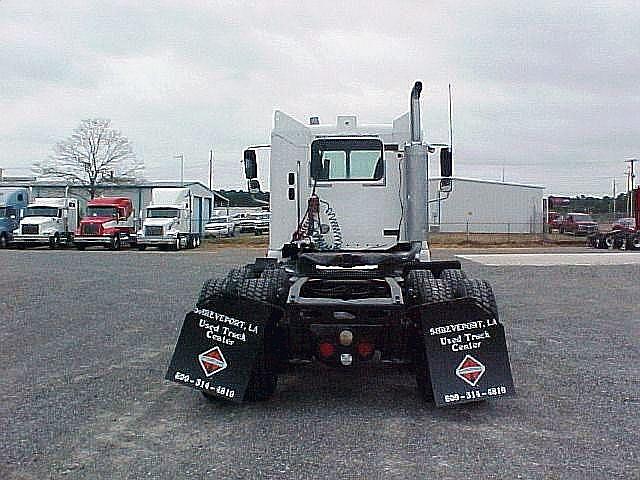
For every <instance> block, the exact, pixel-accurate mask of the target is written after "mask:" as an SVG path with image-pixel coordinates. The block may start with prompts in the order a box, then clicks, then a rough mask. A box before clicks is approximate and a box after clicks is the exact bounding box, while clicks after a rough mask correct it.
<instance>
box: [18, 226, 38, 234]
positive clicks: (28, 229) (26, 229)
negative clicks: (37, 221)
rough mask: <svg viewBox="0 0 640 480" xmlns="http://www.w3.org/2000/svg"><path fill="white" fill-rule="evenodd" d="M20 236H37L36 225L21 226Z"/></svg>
mask: <svg viewBox="0 0 640 480" xmlns="http://www.w3.org/2000/svg"><path fill="white" fill-rule="evenodd" d="M22 234H23V235H37V234H38V225H22Z"/></svg>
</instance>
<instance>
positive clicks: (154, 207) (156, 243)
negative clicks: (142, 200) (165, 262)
mask: <svg viewBox="0 0 640 480" xmlns="http://www.w3.org/2000/svg"><path fill="white" fill-rule="evenodd" d="M200 224H201V219H198V218H195V217H194V196H193V194H192V192H191V189H190V188H187V187H185V188H154V189H153V190H152V192H151V203H150V204H149V205H148V206H147V208H146V209H145V215H144V220H143V223H142V228H141V229H140V230H139V231H138V235H137V244H138V249H140V250H144V249H146V248H147V247H159V248H160V249H163V250H166V249H173V250H181V249H183V248H196V247H199V246H200Z"/></svg>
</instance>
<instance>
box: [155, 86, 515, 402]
mask: <svg viewBox="0 0 640 480" xmlns="http://www.w3.org/2000/svg"><path fill="white" fill-rule="evenodd" d="M421 88H422V85H421V84H420V83H419V82H418V83H416V85H415V86H414V88H413V90H412V92H411V100H410V106H411V111H410V113H409V114H406V115H403V116H402V117H399V118H397V119H396V120H394V121H393V123H391V124H383V125H379V124H373V125H366V124H359V123H358V121H357V118H356V117H354V116H340V117H338V119H337V122H336V123H335V124H324V125H323V124H320V123H319V122H317V121H314V122H312V123H311V124H310V125H305V124H303V123H301V122H298V121H297V120H295V119H293V118H291V117H289V116H288V115H285V114H284V113H282V112H276V114H275V125H274V129H273V133H272V138H271V148H272V151H271V163H270V185H271V218H272V221H271V228H270V242H269V251H268V256H267V257H265V258H258V259H256V261H255V262H254V263H253V264H249V265H245V266H242V267H238V268H235V269H232V270H231V271H229V272H228V273H227V274H226V275H222V276H220V277H217V278H213V279H211V280H209V281H207V282H206V283H205V284H204V286H203V288H202V291H201V293H200V296H199V298H198V301H197V305H196V308H195V309H194V310H193V311H192V312H190V313H189V314H188V315H187V317H186V319H185V322H184V324H183V327H182V331H181V333H180V337H179V339H178V343H177V345H176V350H175V352H174V356H173V358H172V361H171V364H170V366H169V370H168V372H167V375H166V378H167V379H169V380H172V381H175V382H178V383H180V384H182V385H186V386H190V387H193V388H196V389H199V390H201V391H202V393H203V394H204V395H205V397H207V398H209V399H219V398H223V399H227V400H232V401H241V400H243V399H244V400H265V399H268V398H270V397H271V396H272V395H273V394H274V392H275V391H276V386H277V379H278V374H279V373H280V372H282V371H284V369H285V368H287V367H288V366H289V365H300V364H305V363H310V362H320V363H322V364H324V365H327V366H330V367H333V368H336V369H343V370H344V369H354V368H357V367H363V366H379V367H382V366H385V365H394V366H400V367H406V368H407V369H408V370H409V371H411V372H412V373H413V375H414V376H415V380H416V383H417V386H418V389H419V392H420V393H421V395H422V396H423V398H424V399H426V400H435V402H436V404H437V405H439V406H444V405H454V404H457V403H464V402H471V401H481V400H485V399H487V398H491V397H501V396H507V395H512V394H513V393H514V388H513V381H512V378H511V371H510V366H509V359H508V354H507V350H506V342H505V337H504V329H503V327H502V325H501V323H500V321H499V316H498V309H497V306H496V301H495V298H494V295H493V292H492V289H491V286H490V285H489V284H488V283H487V282H486V281H483V280H475V279H469V278H467V276H466V275H465V274H464V272H462V270H460V263H459V262H457V261H431V259H430V251H429V246H428V243H427V231H428V228H427V218H428V216H427V198H428V196H427V184H428V183H427V165H428V154H429V153H436V152H438V153H439V156H440V161H441V171H442V174H443V176H445V177H449V176H451V151H450V150H449V149H448V148H440V149H437V148H435V147H432V146H430V145H428V144H425V143H424V142H423V141H422V129H421V126H420V104H419V98H420V92H421ZM244 160H245V173H246V176H247V179H248V183H249V188H250V189H251V190H256V189H258V187H259V184H258V180H257V179H258V171H257V170H258V167H257V162H256V155H255V152H254V153H253V154H252V152H251V150H249V151H247V152H245V155H244ZM447 180H448V179H447V178H445V179H444V180H443V182H442V184H441V191H442V192H446V191H448V190H450V187H451V184H450V183H449V182H448V181H447ZM369 371H377V370H369Z"/></svg>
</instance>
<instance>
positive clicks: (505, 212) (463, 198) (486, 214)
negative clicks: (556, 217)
mask: <svg viewBox="0 0 640 480" xmlns="http://www.w3.org/2000/svg"><path fill="white" fill-rule="evenodd" d="M438 185H439V180H437V179H432V180H430V181H429V198H430V199H431V200H434V199H437V198H438ZM543 191H544V190H543V188H542V187H534V186H526V185H516V184H508V183H499V182H485V181H478V180H471V179H458V178H456V179H453V191H452V192H451V194H450V195H449V197H448V198H447V199H446V200H442V201H437V202H432V203H430V204H429V223H430V226H432V227H433V226H434V225H439V227H440V228H439V230H440V231H441V232H464V231H469V232H477V233H541V232H542V227H543V219H542V196H543ZM440 196H444V194H441V195H440ZM467 229H468V230H467Z"/></svg>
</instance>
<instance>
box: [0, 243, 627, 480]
mask: <svg viewBox="0 0 640 480" xmlns="http://www.w3.org/2000/svg"><path fill="white" fill-rule="evenodd" d="M259 253H260V251H258V250H246V249H245V250H242V249H235V248H227V249H220V250H217V251H210V252H198V251H187V252H157V251H147V252H137V251H128V252H127V251H123V252H103V251H86V252H75V251H56V252H50V251H48V250H38V251H12V250H7V251H0V265H2V275H1V277H0V327H1V328H0V336H1V337H0V338H1V342H0V345H1V346H2V349H1V352H0V355H1V356H0V360H1V361H2V364H3V374H2V383H1V385H0V478H16V479H31V478H38V479H41V478H70V479H73V478H106V479H112V478H113V479H115V478H163V479H164V478H168V479H169V478H191V477H193V478H204V477H205V475H208V476H209V475H210V476H211V477H210V478H279V479H282V478H296V479H297V478H303V479H304V478H323V479H326V478H358V479H359V478H362V479H375V478H384V479H394V478H398V479H407V478H439V479H449V478H451V479H462V478H508V479H513V478H524V479H530V478H531V479H537V478H551V479H556V478H558V479H560V478H562V479H574V478H575V479H581V480H584V479H591V478H593V479H602V478H625V479H631V478H640V468H639V467H638V465H639V463H640V459H639V457H638V455H639V451H640V447H639V445H640V438H639V434H638V432H639V431H640V422H639V416H638V407H639V406H640V392H639V389H638V371H639V370H638V365H639V364H640V353H639V347H638V344H639V342H638V340H639V339H640V331H639V327H638V320H639V316H640V311H639V310H640V308H639V307H638V297H639V296H640V295H639V293H638V283H637V279H638V278H639V275H638V274H639V273H640V266H638V265H635V266H634V265H624V266H600V265H599V266H591V267H580V266H548V267H526V266H519V267H513V266H500V267H488V266H483V265H480V264H477V263H472V262H469V261H466V260H465V261H464V267H465V270H467V272H468V273H469V274H470V276H474V277H482V278H486V279H488V280H490V281H491V282H492V283H493V286H494V289H495V291H496V295H497V297H498V304H499V306H500V308H501V316H502V320H503V323H504V324H505V327H506V331H507V337H508V338H507V340H508V343H509V346H510V353H511V363H512V368H513V373H514V378H515V383H516V388H517V390H518V397H516V398H513V399H501V400H495V401H489V402H486V403H483V404H472V405H466V406H458V407H454V408H451V409H435V408H434V407H433V405H429V404H423V403H422V402H421V401H420V399H419V397H418V394H417V392H416V390H415V388H414V383H413V379H412V377H411V376H410V375H408V374H406V373H402V372H397V371H386V372H384V373H382V374H381V375H373V372H371V373H370V374H361V375H348V376H344V375H342V374H338V373H337V372H335V371H324V370H322V369H320V368H318V367H304V368H300V369H298V370H297V371H295V373H292V374H288V375H286V376H284V377H283V378H282V379H281V383H280V386H279V388H278V392H277V394H276V396H275V397H274V398H273V399H272V400H271V401H269V402H266V403H262V404H244V405H232V404H229V405H226V404H211V403H208V402H206V401H204V400H203V399H202V398H201V396H200V395H199V394H198V393H197V392H195V391H194V390H191V389H188V388H183V387H180V386H178V385H176V384H174V383H169V382H167V381H165V380H163V377H164V373H165V369H166V366H167V364H168V361H169V358H170V356H171V353H172V351H173V346H174V343H175V340H176V338H177V334H178V329H179V327H180V326H181V323H182V318H183V317H184V314H185V312H186V311H188V310H189V309H190V307H191V306H192V304H193V302H194V300H195V297H196V295H197V292H198V290H199V288H200V285H201V284H202V282H203V281H204V280H205V279H206V278H208V277H209V276H211V274H213V273H215V272H221V271H223V270H225V269H226V268H227V267H228V266H229V265H231V264H236V263H242V262H245V261H246V260H248V259H250V258H252V257H254V256H256V255H257V254H259ZM465 253H466V252H465ZM630 254H633V253H630ZM436 255H437V256H439V257H443V256H445V252H442V251H441V252H436ZM630 279H636V280H635V284H633V285H632V282H630V281H629V280H630Z"/></svg>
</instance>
